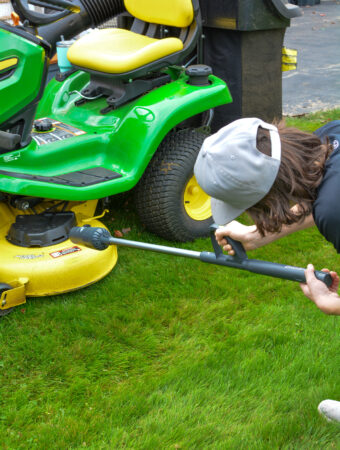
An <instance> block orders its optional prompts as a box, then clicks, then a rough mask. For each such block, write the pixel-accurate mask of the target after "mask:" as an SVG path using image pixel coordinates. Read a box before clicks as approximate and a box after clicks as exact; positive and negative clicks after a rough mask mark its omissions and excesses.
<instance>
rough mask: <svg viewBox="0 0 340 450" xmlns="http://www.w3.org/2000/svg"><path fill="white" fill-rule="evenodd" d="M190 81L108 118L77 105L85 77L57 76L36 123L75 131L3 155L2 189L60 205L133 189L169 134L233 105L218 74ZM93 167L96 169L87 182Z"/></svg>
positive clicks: (41, 136) (95, 104)
mask: <svg viewBox="0 0 340 450" xmlns="http://www.w3.org/2000/svg"><path fill="white" fill-rule="evenodd" d="M1 31H2V30H1V29H0V36H1ZM36 47H37V48H38V50H40V48H39V46H36ZM37 53H38V52H37ZM1 56H2V51H0V59H2V58H1ZM10 79H11V77H10V78H9V79H8V80H5V82H7V83H9V81H10ZM187 81H188V76H187V75H185V74H183V73H180V72H179V75H178V78H177V79H173V80H172V81H171V82H169V83H167V84H166V85H164V86H161V87H159V88H156V89H154V90H153V91H151V92H148V93H147V94H145V95H143V96H141V97H139V98H137V99H136V100H134V101H132V102H130V103H128V104H126V105H123V106H121V107H119V108H118V109H116V110H113V111H111V112H109V113H106V114H103V113H102V112H101V111H102V110H103V108H104V107H105V100H104V99H98V100H95V101H91V102H88V103H84V104H81V105H79V106H76V105H75V103H76V102H77V100H79V99H80V98H81V97H80V95H79V92H80V91H81V90H82V89H83V88H84V87H85V86H86V84H87V83H88V82H89V76H88V74H87V73H85V72H82V71H77V72H76V73H74V74H72V75H70V76H69V77H68V78H67V79H66V80H65V81H63V82H59V81H56V80H55V79H53V80H52V81H51V82H50V83H49V84H48V86H47V87H46V89H45V93H44V95H43V98H42V99H41V101H40V103H39V107H38V111H37V114H36V119H43V118H48V119H50V120H51V121H52V123H53V124H55V126H54V128H57V129H59V130H62V129H65V130H66V131H67V130H69V133H66V132H65V133H63V134H60V135H59V136H58V134H57V133H56V132H55V131H56V129H54V130H53V131H51V132H41V133H38V132H33V134H32V136H33V139H32V141H31V143H30V144H29V145H28V146H27V147H25V148H20V149H18V150H15V151H11V152H6V153H2V154H1V155H0V191H3V192H8V193H11V194H18V195H25V196H37V197H45V198H49V199H58V200H92V199H99V198H103V197H107V196H111V195H115V194H119V193H121V192H124V191H127V190H130V189H131V188H133V187H134V186H135V185H136V184H137V182H138V181H139V180H140V178H141V177H142V175H143V173H144V171H145V168H146V167H147V165H148V163H149V162H150V160H151V158H152V157H153V155H154V153H155V152H156V150H157V148H158V146H159V144H160V143H161V142H162V140H163V139H164V138H165V136H166V135H167V134H168V133H169V132H170V131H171V130H173V129H174V128H175V127H176V126H177V125H178V124H180V123H182V122H183V121H185V120H186V119H188V118H190V117H192V116H195V115H197V114H199V113H201V112H202V111H205V110H209V109H211V108H213V107H215V106H218V105H220V104H223V103H226V102H228V101H230V100H231V99H230V94H229V91H228V89H227V87H226V85H225V83H224V82H223V81H222V80H220V79H219V78H217V77H214V76H210V82H211V84H209V85H208V86H203V87H199V86H192V85H190V84H188V83H187ZM33 83H34V80H33V79H32V80H31V82H27V85H29V86H32V91H34V89H33V88H34V86H33ZM1 84H2V83H1V82H0V87H1ZM6 92H8V93H9V97H7V96H6ZM20 92H21V91H20ZM0 98H1V101H3V102H4V104H6V103H7V102H13V94H12V91H11V90H9V89H7V88H6V87H5V88H4V89H0ZM96 169H97V170H96ZM89 170H90V171H91V170H92V172H88V177H86V173H87V172H86V171H89ZM84 173H85V175H84ZM91 174H93V176H91ZM96 174H97V175H96ZM100 174H102V176H101V175H100ZM81 176H83V180H81ZM86 178H87V179H86ZM82 183H83V184H82Z"/></svg>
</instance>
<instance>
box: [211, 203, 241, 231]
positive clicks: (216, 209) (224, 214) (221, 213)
mask: <svg viewBox="0 0 340 450" xmlns="http://www.w3.org/2000/svg"><path fill="white" fill-rule="evenodd" d="M244 211H245V209H244V208H234V207H233V206H231V205H229V204H228V203H224V202H222V200H217V199H216V198H211V212H212V215H213V219H214V222H215V223H217V225H225V224H227V223H229V222H231V221H232V220H234V219H236V218H237V217H239V216H240V215H241V214H242V213H243V212H244Z"/></svg>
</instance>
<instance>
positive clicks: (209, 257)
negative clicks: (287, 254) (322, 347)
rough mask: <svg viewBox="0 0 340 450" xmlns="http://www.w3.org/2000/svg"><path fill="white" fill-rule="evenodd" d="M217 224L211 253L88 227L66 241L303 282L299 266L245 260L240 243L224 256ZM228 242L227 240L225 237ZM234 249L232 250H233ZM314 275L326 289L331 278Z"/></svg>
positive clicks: (212, 235)
mask: <svg viewBox="0 0 340 450" xmlns="http://www.w3.org/2000/svg"><path fill="white" fill-rule="evenodd" d="M216 229H217V225H212V227H211V242H212V245H213V247H214V250H215V252H196V251H192V250H185V249H181V248H176V247H166V246H164V245H156V244H148V243H145V242H137V241H129V240H128V239H118V238H114V237H112V236H111V235H110V233H109V231H108V230H106V229H105V228H97V227H96V228H92V227H91V226H89V225H85V226H83V227H73V228H71V231H70V239H71V241H72V242H74V243H75V244H80V245H85V246H87V247H90V248H93V249H95V250H105V249H106V248H107V247H108V246H109V245H121V246H123V247H132V248H137V249H140V250H149V251H152V252H157V253H166V254H168V255H174V256H183V257H185V258H192V259H199V260H200V261H202V262H206V263H210V264H217V265H219V266H227V267H233V268H235V269H241V270H247V271H249V272H254V273H258V274H262V275H269V276H271V277H276V278H283V279H284V280H291V281H298V282H300V283H305V282H306V277H305V269H303V268H302V267H293V266H285V265H284V264H277V263H272V262H269V261H261V260H258V259H248V257H247V254H246V252H245V250H244V248H243V245H242V244H241V243H240V242H236V241H234V242H233V243H232V245H233V247H234V245H235V244H236V245H235V246H236V251H237V253H236V256H230V255H225V254H224V253H223V251H222V249H221V247H220V246H219V245H218V243H217V241H216V238H215V231H216ZM228 240H229V241H230V239H229V238H228ZM234 248H235V247H234ZM314 273H315V276H316V278H317V279H318V280H320V281H322V282H323V283H325V284H326V285H327V286H328V287H329V286H331V285H332V282H333V280H332V277H331V275H330V274H329V273H327V272H322V271H319V270H316V271H315V272H314Z"/></svg>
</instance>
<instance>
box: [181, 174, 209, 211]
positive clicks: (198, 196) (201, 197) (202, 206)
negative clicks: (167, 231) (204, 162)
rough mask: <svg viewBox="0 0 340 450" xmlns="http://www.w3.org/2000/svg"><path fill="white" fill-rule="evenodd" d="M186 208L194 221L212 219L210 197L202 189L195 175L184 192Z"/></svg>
mask: <svg viewBox="0 0 340 450" xmlns="http://www.w3.org/2000/svg"><path fill="white" fill-rule="evenodd" d="M184 208H185V211H186V213H187V214H188V216H189V217H190V218H191V219H193V220H206V219H209V217H211V204H210V197H209V195H207V194H206V193H205V192H204V191H203V190H202V189H201V188H200V186H199V185H198V183H197V181H196V177H195V176H194V175H193V176H192V177H191V178H190V180H189V181H188V183H187V185H186V187H185V190H184Z"/></svg>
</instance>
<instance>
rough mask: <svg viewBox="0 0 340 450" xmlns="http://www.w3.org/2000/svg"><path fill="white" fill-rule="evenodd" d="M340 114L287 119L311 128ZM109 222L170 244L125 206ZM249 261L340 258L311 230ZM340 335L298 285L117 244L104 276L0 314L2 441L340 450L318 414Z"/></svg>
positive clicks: (20, 445) (338, 383)
mask: <svg viewBox="0 0 340 450" xmlns="http://www.w3.org/2000/svg"><path fill="white" fill-rule="evenodd" d="M339 113H340V111H339V110H338V111H336V112H325V113H324V112H322V113H320V114H316V115H311V116H305V117H302V118H299V119H296V118H289V119H287V122H288V123H289V124H293V125H295V126H300V127H301V128H303V129H308V130H312V129H315V128H316V127H318V126H320V125H322V124H323V123H324V122H325V121H327V120H330V119H333V118H338V117H339V116H340V114H339ZM114 217H115V220H114V221H110V220H108V222H107V224H109V226H110V228H111V229H112V230H114V229H122V228H124V227H128V226H129V227H131V228H132V231H131V233H130V234H129V238H131V239H137V240H142V241H148V242H155V243H163V244H165V245H167V244H168V243H166V242H165V241H162V240H160V239H158V238H156V237H154V236H152V235H151V234H149V233H146V232H144V231H141V227H140V225H139V223H138V221H137V219H136V218H135V215H134V212H133V210H132V208H129V206H125V207H117V209H116V210H115V212H114ZM182 247H183V248H190V249H195V250H199V251H200V250H210V242H209V240H208V239H202V240H198V241H196V242H195V243H191V244H186V245H182ZM251 256H252V257H254V258H258V259H267V260H271V261H275V262H281V263H286V264H291V265H301V266H305V265H306V264H307V263H308V262H313V263H314V264H315V266H316V267H317V268H319V269H321V268H322V267H325V266H327V267H329V268H331V269H336V268H339V266H340V264H339V256H337V254H336V252H335V250H334V249H333V248H332V247H331V245H330V244H328V243H327V242H326V241H325V240H324V239H323V238H322V237H321V235H320V234H319V233H318V232H317V231H316V230H315V229H311V230H306V231H304V232H300V233H297V234H295V235H292V236H289V237H287V238H285V239H282V240H281V241H278V242H275V243H273V244H271V245H269V246H267V247H264V248H261V249H258V250H256V251H254V252H252V253H251ZM339 336H340V322H339V317H329V316H326V315H323V314H322V313H321V312H320V311H318V310H317V309H316V307H315V306H314V305H313V304H312V303H311V302H310V301H309V300H308V299H306V298H305V297H304V296H303V294H302V293H301V291H300V289H299V286H298V284H297V283H292V282H285V281H283V280H277V279H272V278H267V277H263V276H259V275H254V274H250V273H246V272H241V271H238V270H235V269H228V268H222V267H217V266H212V265H206V264H203V263H200V262H198V261H194V260H189V259H183V258H176V257H171V256H166V255H158V254H153V253H148V252H144V251H138V250H133V249H127V248H120V249H119V260H118V264H117V265H116V267H115V268H114V270H113V271H112V273H111V274H110V275H109V276H107V277H106V278H105V279H104V280H102V281H101V282H99V283H97V284H95V285H93V286H90V287H88V288H87V289H84V290H81V291H78V292H74V293H72V294H68V295H62V296H56V297H49V298H45V299H29V300H28V303H27V304H26V305H25V306H24V307H18V308H17V309H16V310H15V311H14V312H13V313H12V314H10V315H9V316H7V317H4V318H2V319H1V321H0V341H1V352H0V386H1V387H0V448H1V449H81V448H90V449H121V448H122V449H125V448H126V449H208V448H209V449H233V448H235V449H236V448H237V449H277V448H279V449H320V448H322V449H334V448H340V426H337V425H334V424H329V423H327V422H326V421H324V420H323V419H322V418H321V417H319V415H318V413H317V409H316V408H317V405H318V403H319V402H320V401H321V400H323V399H325V398H334V399H339V400H340V371H339V367H340V352H339Z"/></svg>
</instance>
